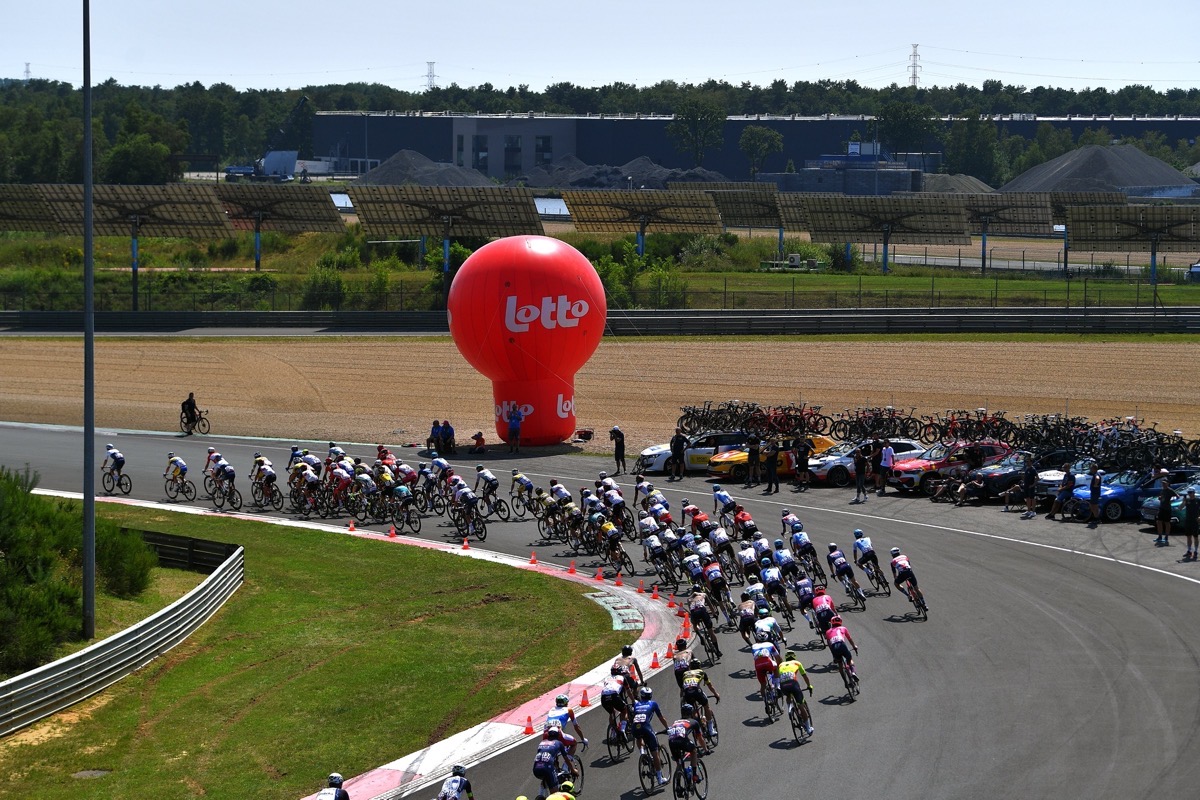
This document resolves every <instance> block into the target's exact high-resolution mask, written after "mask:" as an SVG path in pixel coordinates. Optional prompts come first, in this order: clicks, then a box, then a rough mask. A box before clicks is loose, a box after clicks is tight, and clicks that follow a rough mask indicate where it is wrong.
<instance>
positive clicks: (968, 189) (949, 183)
mask: <svg viewBox="0 0 1200 800" xmlns="http://www.w3.org/2000/svg"><path fill="white" fill-rule="evenodd" d="M924 182H925V191H927V192H938V193H943V192H949V193H951V194H990V193H991V192H994V191H996V190H995V189H993V188H992V187H990V186H988V185H987V184H986V183H984V182H983V181H981V180H979V178H975V177H972V176H971V175H963V174H961V173H960V174H958V175H942V174H939V173H932V172H926V173H925V175H924Z"/></svg>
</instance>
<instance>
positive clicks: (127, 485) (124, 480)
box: [117, 475, 133, 494]
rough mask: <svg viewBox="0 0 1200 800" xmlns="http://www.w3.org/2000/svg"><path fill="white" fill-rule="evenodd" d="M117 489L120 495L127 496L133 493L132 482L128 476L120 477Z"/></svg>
mask: <svg viewBox="0 0 1200 800" xmlns="http://www.w3.org/2000/svg"><path fill="white" fill-rule="evenodd" d="M117 488H118V489H120V490H121V494H129V493H130V492H132V491H133V480H131V479H130V477H129V476H128V475H122V476H121V477H120V479H119V480H118V481H117Z"/></svg>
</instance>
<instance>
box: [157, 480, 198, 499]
mask: <svg viewBox="0 0 1200 800" xmlns="http://www.w3.org/2000/svg"><path fill="white" fill-rule="evenodd" d="M163 489H164V491H166V493H167V499H169V500H174V499H176V498H177V497H179V495H181V494H182V495H183V499H185V500H189V501H190V500H195V499H196V484H194V483H192V482H191V481H190V480H188V479H187V478H185V477H183V476H182V475H180V476H179V477H178V478H167V480H166V482H165V486H164V487H163Z"/></svg>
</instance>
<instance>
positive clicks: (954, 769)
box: [0, 424, 1200, 800]
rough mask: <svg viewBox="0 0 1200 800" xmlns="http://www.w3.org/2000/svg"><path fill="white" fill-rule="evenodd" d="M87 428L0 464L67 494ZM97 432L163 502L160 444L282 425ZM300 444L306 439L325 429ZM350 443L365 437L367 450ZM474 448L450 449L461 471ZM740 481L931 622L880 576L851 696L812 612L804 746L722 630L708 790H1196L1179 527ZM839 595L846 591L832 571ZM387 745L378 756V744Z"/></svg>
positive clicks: (532, 539)
mask: <svg viewBox="0 0 1200 800" xmlns="http://www.w3.org/2000/svg"><path fill="white" fill-rule="evenodd" d="M80 440H81V434H80V433H79V432H78V431H72V430H69V429H62V428H50V427H39V428H30V427H22V426H15V425H8V424H0V453H3V456H2V457H0V462H2V463H4V464H5V465H6V466H9V467H10V468H14V467H15V468H21V467H23V466H24V465H25V464H28V465H29V466H30V467H31V468H33V469H34V470H36V471H37V472H39V473H40V475H41V482H40V485H41V486H43V487H46V488H55V489H65V490H76V491H78V490H79V488H80V481H81V480H82V469H81V467H80V460H79V453H80V452H81V451H82V445H81V441H80ZM108 441H112V442H113V443H114V444H116V445H117V446H118V447H119V448H120V449H121V450H122V451H123V452H124V453H125V455H126V456H127V458H128V460H129V465H128V467H127V470H128V472H129V474H130V475H131V477H132V478H133V482H134V494H135V496H137V497H140V498H143V499H162V500H163V501H164V502H165V498H164V496H163V494H162V479H161V477H160V476H161V473H162V468H163V464H165V462H166V457H165V456H166V453H167V451H168V450H172V449H174V450H177V451H178V452H179V453H180V454H181V455H182V456H183V457H184V458H185V459H186V460H187V461H188V462H189V464H191V465H193V467H194V469H195V470H196V471H198V468H199V465H201V464H202V463H203V456H204V453H205V449H206V447H207V446H208V444H209V443H213V444H215V445H216V446H218V447H219V448H220V450H221V452H222V453H224V454H225V455H226V457H227V458H229V459H230V461H231V462H232V463H234V465H235V466H236V467H237V468H238V470H239V473H240V474H241V475H244V474H245V473H246V471H247V467H248V465H249V463H250V461H251V458H252V454H253V452H254V451H255V450H262V451H263V452H264V453H266V454H267V455H268V456H270V457H272V458H273V460H274V461H276V463H279V462H282V461H285V460H286V453H287V451H288V449H289V447H288V445H290V444H292V443H291V442H284V441H267V440H261V441H260V440H244V439H222V438H220V437H191V438H184V437H181V436H178V435H171V434H127V433H117V432H101V433H100V434H98V437H97V451H98V452H99V453H103V446H104V444H105V442H108ZM301 444H303V443H301ZM307 444H308V445H312V446H313V447H314V448H316V447H319V448H320V452H323V451H324V449H325V448H326V447H327V443H325V442H321V443H307ZM343 446H345V447H346V449H347V450H348V451H351V452H361V453H362V454H363V455H364V456H367V455H370V454H371V452H372V451H373V449H374V448H373V447H370V448H368V447H350V446H348V445H345V444H343ZM408 452H409V453H410V454H411V452H412V451H408ZM412 457H413V458H415V455H413V456H412ZM468 458H469V457H466V456H461V457H459V458H458V459H454V461H455V463H456V464H459V465H462V467H464V468H465V469H464V471H465V472H466V473H468V474H469V473H470V472H471V471H472V470H471V467H472V466H473V463H470V462H468V460H467V459H468ZM483 458H484V460H485V461H486V463H488V464H489V466H490V467H491V468H492V469H493V471H495V472H496V473H497V475H499V476H501V480H502V481H503V480H504V476H505V475H507V472H508V470H509V469H510V468H511V467H513V466H519V467H520V468H521V469H522V470H523V471H525V472H526V473H527V474H529V475H531V477H534V479H535V481H536V482H538V483H539V484H541V485H545V483H546V482H547V481H548V479H549V478H550V477H558V478H560V479H561V480H562V481H563V482H564V483H565V484H566V485H567V486H569V487H572V488H574V489H577V488H578V487H579V486H583V485H590V482H591V481H592V480H594V478H595V473H596V471H597V470H600V469H607V468H609V467H610V466H611V462H610V461H607V460H605V459H602V458H599V457H591V456H574V455H563V456H552V457H537V456H534V455H532V454H522V456H521V457H520V460H519V461H517V460H515V459H514V458H513V457H509V456H506V455H504V454H503V453H500V454H496V453H489V454H488V455H487V456H484V457H483ZM240 480H243V481H244V478H242V479H240ZM656 482H657V483H659V485H660V486H662V487H663V488H664V489H665V491H666V493H667V496H668V497H669V498H670V499H671V500H672V504H673V506H674V507H676V508H677V506H675V502H676V501H678V500H679V499H680V498H681V496H684V495H686V496H690V497H691V499H693V500H698V499H703V500H704V501H705V502H707V500H708V497H709V496H710V493H711V490H710V488H709V482H708V481H706V480H705V479H703V478H701V477H699V476H697V477H691V478H688V479H687V480H685V481H683V482H680V483H668V482H666V481H665V479H661V478H660V479H659V480H658V481H656ZM742 491H743V490H741V489H737V490H736V491H735V492H734V494H735V496H739V494H740V493H741V492H742ZM745 491H747V492H749V491H750V490H745ZM741 496H742V497H743V498H744V503H745V505H746V506H747V508H748V509H749V510H750V511H751V512H752V513H753V514H754V515H755V517H756V518H757V519H758V520H759V521H760V524H761V527H763V529H764V530H767V531H772V530H775V529H776V524H777V523H776V520H778V518H779V515H780V507H781V506H783V505H785V504H786V505H787V506H788V507H789V508H791V509H792V510H793V511H795V512H796V513H797V514H798V515H799V516H800V517H801V518H802V519H804V521H805V525H806V527H807V529H808V530H809V531H810V532H811V533H812V535H813V541H814V542H816V543H817V546H818V550H819V551H821V550H823V549H824V548H823V544H824V543H825V542H828V541H834V540H836V541H838V542H839V543H841V544H842V545H844V546H848V545H849V542H850V540H851V536H850V531H852V530H853V528H855V527H862V528H863V529H865V530H866V531H867V532H868V534H869V535H871V536H872V537H873V538H874V541H875V544H876V546H877V548H880V549H881V551H883V552H886V550H887V549H888V548H890V547H891V546H893V545H894V544H896V545H900V546H901V547H903V548H904V550H905V552H906V553H908V554H909V555H910V557H911V558H912V560H913V564H914V566H915V568H916V571H917V575H918V577H919V579H920V580H921V585H922V587H923V588H924V589H925V591H926V592H927V596H928V598H929V604H930V608H931V612H930V618H929V620H928V621H927V622H920V621H916V620H914V619H912V618H910V617H909V616H907V615H906V612H907V610H908V609H909V606H908V604H907V603H906V602H905V600H904V598H903V597H902V596H900V595H899V594H898V593H894V594H893V596H892V597H891V598H882V597H879V598H871V599H870V600H869V601H868V603H867V608H866V610H865V611H864V612H847V613H846V614H844V616H845V618H846V624H847V626H848V627H849V628H850V631H851V633H852V634H853V635H854V637H855V639H856V640H857V641H858V644H859V647H860V649H861V653H860V655H859V657H858V659H857V662H858V665H859V672H860V675H861V677H862V694H861V696H860V697H859V698H858V699H857V700H856V701H855V702H853V703H849V702H846V701H845V700H844V699H843V698H842V697H841V694H842V692H841V682H840V680H839V678H838V676H837V673H836V671H835V670H831V669H830V668H829V665H828V658H827V656H826V654H825V651H823V650H816V649H812V647H811V646H809V645H807V644H806V640H808V639H810V638H811V637H810V636H809V635H808V630H807V627H805V628H804V629H803V630H802V629H800V628H797V630H796V631H795V632H794V633H793V634H791V635H790V637H789V640H790V641H791V642H792V643H793V645H798V646H799V647H800V652H801V658H802V660H803V662H804V664H805V665H806V667H808V668H809V671H810V674H811V677H812V679H813V682H814V685H815V686H816V693H815V696H814V698H813V699H812V700H810V707H811V708H812V709H813V714H814V720H815V723H816V728H817V730H816V735H815V737H814V738H813V739H812V740H811V741H810V742H808V743H807V744H805V745H804V746H796V745H795V744H794V743H793V742H792V741H791V732H790V727H789V726H788V723H787V720H786V719H783V720H779V721H776V722H775V723H773V724H766V723H765V722H764V720H763V715H762V705H761V702H760V701H759V699H758V697H757V682H756V681H755V680H754V679H753V677H752V674H751V673H750V667H751V660H750V657H749V655H748V654H747V653H746V652H744V651H742V650H740V648H739V645H740V644H741V642H740V639H739V638H738V637H737V635H736V634H733V633H724V634H721V644H722V647H723V649H724V650H725V651H726V653H725V657H724V659H722V660H721V661H720V662H719V663H718V664H717V665H716V666H715V667H714V668H713V669H711V670H710V674H711V675H712V677H713V679H714V682H715V684H716V687H717V689H718V691H719V692H720V693H721V695H722V698H723V702H722V703H721V704H720V705H719V706H716V710H717V712H718V718H719V719H720V721H721V730H722V739H721V745H720V748H719V749H718V750H717V751H716V752H715V753H714V754H713V755H711V756H709V757H708V758H707V759H706V763H707V764H708V766H709V769H710V773H709V774H710V783H711V789H710V792H711V794H710V796H711V797H713V798H725V797H730V796H735V795H736V794H737V793H740V792H742V791H747V790H750V791H752V792H755V793H763V794H769V795H792V794H800V793H804V794H806V795H807V794H815V795H819V796H840V797H845V796H864V795H867V794H870V793H878V794H883V795H887V796H888V797H891V798H941V797H945V798H961V797H989V798H990V797H1021V798H1028V797H1035V798H1041V797H1050V796H1052V795H1057V796H1066V797H1093V798H1110V797H1111V798H1130V797H1147V798H1148V797H1151V796H1154V797H1168V798H1175V797H1190V796H1194V795H1195V791H1196V790H1195V788H1194V787H1195V786H1196V785H1197V782H1198V780H1200V741H1198V740H1197V734H1198V733H1200V699H1198V698H1197V688H1196V680H1195V676H1196V671H1197V662H1198V655H1200V647H1198V645H1197V642H1200V616H1198V615H1196V614H1194V613H1192V607H1193V605H1194V604H1195V600H1196V594H1197V588H1198V587H1197V586H1196V582H1195V581H1194V580H1191V579H1190V578H1189V577H1188V576H1190V572H1191V571H1192V570H1197V569H1200V568H1197V567H1195V566H1194V565H1187V564H1179V563H1177V562H1176V561H1175V559H1177V558H1178V557H1179V556H1180V555H1182V547H1181V545H1182V540H1180V541H1179V542H1177V544H1176V546H1175V547H1174V548H1172V549H1171V550H1163V549H1156V548H1153V547H1152V546H1151V543H1150V540H1151V539H1152V536H1150V535H1149V534H1147V533H1145V532H1144V531H1143V530H1141V529H1139V528H1138V527H1137V526H1135V525H1133V524H1128V523H1122V524H1115V525H1104V526H1101V528H1100V529H1099V530H1097V531H1089V530H1087V529H1086V528H1085V527H1083V526H1080V525H1075V524H1069V523H1068V524H1060V523H1054V522H1048V521H1045V520H1042V519H1040V518H1039V519H1036V520H1031V521H1020V520H1018V519H1017V515H1016V514H1003V513H1001V512H1000V510H999V507H998V506H989V507H984V508H977V509H976V508H954V507H952V506H947V505H941V504H939V505H934V504H931V503H929V502H928V501H926V500H924V499H923V498H918V497H915V496H914V497H906V496H891V495H889V496H886V497H883V498H875V497H872V499H871V501H870V502H869V503H867V504H866V505H865V506H852V505H847V501H848V500H849V499H850V498H851V495H850V494H849V492H848V491H846V490H836V489H825V488H821V489H813V490H810V491H808V492H806V493H803V494H796V493H792V492H791V490H790V489H788V488H786V487H785V488H784V490H783V492H781V493H780V494H778V495H771V496H770V497H764V496H762V495H759V494H753V493H751V494H744V495H741ZM196 504H197V505H199V504H201V500H200V499H199V498H198V500H197V503H196ZM701 505H702V506H703V505H705V503H701ZM433 522H434V520H433V519H432V518H431V519H427V520H426V526H425V528H424V529H423V532H422V535H423V537H425V538H434V537H446V539H447V541H449V540H451V538H452V531H451V530H450V529H448V528H445V527H439V526H437V525H435V524H431V523H433ZM472 546H473V547H479V546H481V545H479V544H478V543H475V542H473V543H472ZM483 546H486V547H487V548H491V549H496V550H501V551H505V552H509V553H514V554H517V555H524V556H527V555H528V554H529V551H530V550H534V549H536V550H537V555H538V559H539V560H540V561H547V560H549V561H555V562H559V563H566V562H567V561H569V560H570V559H571V558H572V557H573V556H572V555H571V554H570V552H569V551H568V550H567V549H566V548H563V547H561V546H554V545H549V544H548V543H545V542H539V541H538V535H537V533H536V529H534V527H533V526H532V525H531V524H529V523H509V524H495V525H492V526H489V536H488V539H487V542H486V544H485V545H483ZM639 549H640V548H636V547H634V548H631V549H630V552H631V554H635V553H636V551H638V550H639ZM1088 554H1093V555H1096V556H1100V557H1090V556H1089V555H1088ZM576 561H577V567H578V568H579V569H581V570H594V569H595V568H596V566H597V564H598V562H596V561H594V560H592V559H590V558H588V557H583V558H578V557H576ZM639 565H640V562H639ZM1143 567H1145V568H1143ZM1180 576H1184V577H1180ZM641 577H645V576H644V574H643V575H642V576H641ZM834 596H835V597H837V598H838V599H839V600H842V599H843V597H842V596H841V592H840V589H839V590H837V591H835V592H834ZM651 685H652V686H653V687H654V688H655V689H656V695H657V697H658V699H659V700H660V702H662V704H663V706H664V709H665V710H666V711H667V713H668V716H670V714H671V713H673V712H675V711H676V710H677V705H676V703H675V697H676V696H677V695H676V691H675V688H674V680H673V678H672V677H671V676H670V675H669V674H667V673H664V674H663V675H662V676H660V677H658V678H656V679H654V680H653V681H652V682H651ZM581 722H582V726H583V729H584V732H585V733H586V734H587V735H588V737H589V738H590V739H591V741H592V747H591V749H590V751H589V752H588V753H587V756H586V757H585V766H586V768H587V782H586V788H585V792H584V796H585V797H595V798H600V797H603V798H610V797H621V798H628V797H633V796H636V795H640V794H641V791H640V789H639V788H637V787H638V781H637V772H636V765H635V763H634V762H633V760H632V759H630V760H627V761H626V762H624V763H619V764H610V763H609V759H608V756H607V753H606V752H605V748H604V745H603V743H602V741H601V740H602V739H603V735H604V734H603V727H604V719H603V712H599V713H590V712H589V713H585V714H584V715H583V716H582V717H581ZM532 753H533V748H532V747H531V746H529V745H522V746H520V747H518V748H515V749H514V750H510V751H508V752H506V753H503V754H500V755H499V756H496V757H494V758H492V759H491V760H489V761H487V762H485V763H482V764H479V765H475V766H473V767H472V768H471V772H470V777H471V779H472V781H473V783H474V785H475V787H476V789H477V791H478V793H479V796H480V797H481V800H486V798H506V797H507V798H512V797H515V796H517V795H521V794H524V795H527V796H528V797H530V798H532V797H534V796H535V795H536V794H537V786H536V783H535V781H534V779H533V777H532V775H531V773H530V767H531V765H532ZM391 755H399V754H391ZM388 757H391V756H389V755H388V754H381V761H383V760H385V759H386V758H388ZM435 792H436V787H435V788H434V789H432V790H430V789H425V790H420V791H418V792H415V793H414V796H417V797H427V796H432V794H433V793H435ZM663 796H667V793H665V792H664V793H663Z"/></svg>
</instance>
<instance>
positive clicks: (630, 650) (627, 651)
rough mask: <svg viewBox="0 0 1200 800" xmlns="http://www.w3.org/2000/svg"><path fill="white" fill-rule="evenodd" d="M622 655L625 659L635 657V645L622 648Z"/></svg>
mask: <svg viewBox="0 0 1200 800" xmlns="http://www.w3.org/2000/svg"><path fill="white" fill-rule="evenodd" d="M621 655H623V656H624V657H625V658H629V657H630V656H631V655H633V645H628V644H627V645H625V646H624V647H622V648H621Z"/></svg>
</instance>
